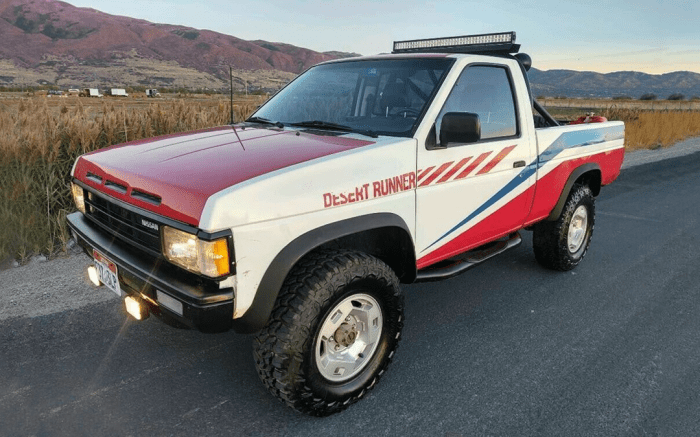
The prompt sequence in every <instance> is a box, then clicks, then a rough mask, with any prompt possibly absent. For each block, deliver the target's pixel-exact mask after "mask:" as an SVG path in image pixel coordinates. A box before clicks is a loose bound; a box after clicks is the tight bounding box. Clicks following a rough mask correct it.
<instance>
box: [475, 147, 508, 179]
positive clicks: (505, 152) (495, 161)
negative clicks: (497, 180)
mask: <svg viewBox="0 0 700 437" xmlns="http://www.w3.org/2000/svg"><path fill="white" fill-rule="evenodd" d="M513 149H515V146H510V147H506V148H505V149H503V150H501V151H500V152H499V153H498V155H496V157H495V158H493V159H492V160H491V162H489V163H488V164H486V165H485V166H484V168H482V169H481V170H479V172H478V173H477V174H484V173H488V172H490V171H491V170H492V169H493V168H494V167H495V166H497V165H498V163H499V162H501V161H502V160H503V158H505V157H506V156H508V154H509V153H510V152H511V151H512V150H513Z"/></svg>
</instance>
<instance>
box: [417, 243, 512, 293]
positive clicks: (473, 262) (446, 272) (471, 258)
mask: <svg viewBox="0 0 700 437" xmlns="http://www.w3.org/2000/svg"><path fill="white" fill-rule="evenodd" d="M522 241H523V240H522V238H520V234H519V233H517V232H515V233H513V234H510V235H509V236H508V238H507V239H502V240H496V241H494V242H493V243H488V244H486V245H484V246H481V247H478V248H476V249H473V250H470V251H469V252H466V253H463V254H461V255H458V256H456V257H454V258H450V259H448V260H445V261H442V262H439V263H437V264H436V265H435V266H431V267H428V268H426V269H423V270H420V271H419V272H418V275H417V276H416V281H415V282H429V281H440V280H443V279H447V278H451V277H453V276H457V275H459V274H460V273H463V272H465V271H467V270H469V269H471V268H472V267H476V266H478V265H479V264H481V263H483V262H484V261H486V260H488V259H491V258H493V257H494V256H496V255H498V254H500V253H503V252H505V251H507V250H510V249H513V248H515V247H518V246H520V243H522Z"/></svg>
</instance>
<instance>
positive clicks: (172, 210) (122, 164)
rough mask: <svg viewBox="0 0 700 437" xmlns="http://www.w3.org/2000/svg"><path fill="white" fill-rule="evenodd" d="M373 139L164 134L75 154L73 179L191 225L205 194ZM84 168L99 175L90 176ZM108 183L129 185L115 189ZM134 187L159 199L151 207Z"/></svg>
mask: <svg viewBox="0 0 700 437" xmlns="http://www.w3.org/2000/svg"><path fill="white" fill-rule="evenodd" d="M369 144H373V143H372V142H370V141H362V140H356V139H352V138H344V137H336V136H317V135H311V134H305V133H299V134H297V132H295V131H278V130H273V129H253V128H246V129H245V130H243V129H241V128H236V131H235V132H234V130H233V128H232V127H231V126H222V127H218V128H212V129H206V130H200V131H194V132H187V133H182V134H175V135H167V136H163V137H157V138H151V139H148V140H140V141H134V142H131V143H124V144H120V145H117V146H112V147H109V148H106V149H102V150H98V151H95V152H92V153H89V154H86V155H83V156H81V157H80V158H79V160H78V163H77V165H76V167H75V173H74V176H75V178H77V179H79V180H80V181H82V182H84V183H85V184H87V185H89V186H91V187H94V188H96V189H98V190H100V191H102V192H104V193H106V194H109V195H110V196H113V197H115V198H117V199H121V200H124V201H126V202H128V203H131V204H133V205H136V206H138V207H141V208H144V209H147V210H149V211H152V212H155V213H157V214H161V215H164V216H167V217H170V218H173V219H175V220H179V221H182V222H184V223H188V224H191V225H194V226H197V225H198V224H199V219H200V217H201V214H202V209H203V208H204V204H205V203H206V201H207V199H208V198H209V196H211V195H212V194H214V193H216V192H218V191H221V190H223V189H224V188H228V187H230V186H232V185H235V184H238V183H241V182H243V181H246V180H248V179H251V178H254V177H256V176H260V175H262V174H265V173H269V172H271V171H274V170H278V169H281V168H284V167H288V166H291V165H294V164H298V163H301V162H305V161H309V160H312V159H316V158H320V157H323V156H327V155H332V154H334V153H339V152H343V151H346V150H350V149H353V148H356V147H362V146H366V145H369ZM88 172H89V173H92V174H94V175H96V176H99V177H100V178H102V183H99V182H96V181H95V178H88V177H87V176H88ZM105 181H112V182H116V183H117V184H120V185H123V186H126V187H127V191H126V193H119V192H117V191H115V190H112V189H110V188H107V187H105V186H104V183H105ZM132 189H137V190H140V191H142V192H145V193H147V194H152V195H155V196H158V197H160V198H161V201H160V204H159V205H155V204H153V203H150V202H148V201H143V200H140V199H138V198H135V197H133V196H132V195H131V193H132Z"/></svg>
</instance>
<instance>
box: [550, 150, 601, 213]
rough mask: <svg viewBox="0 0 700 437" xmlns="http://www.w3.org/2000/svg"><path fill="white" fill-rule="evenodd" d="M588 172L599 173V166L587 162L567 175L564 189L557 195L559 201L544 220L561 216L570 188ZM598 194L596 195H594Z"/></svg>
mask: <svg viewBox="0 0 700 437" xmlns="http://www.w3.org/2000/svg"><path fill="white" fill-rule="evenodd" d="M589 171H597V172H599V173H601V176H602V172H601V170H600V166H599V165H598V164H597V163H595V162H589V163H586V164H583V165H582V166H580V167H576V168H575V169H574V171H572V172H571V174H570V175H569V178H568V179H567V180H566V184H564V189H563V190H561V194H560V195H559V200H558V201H557V203H556V205H554V209H553V210H552V212H550V213H549V215H548V216H547V218H546V220H547V221H554V220H556V219H558V218H559V215H560V214H561V211H562V209H564V204H565V203H566V199H568V198H569V193H570V192H571V187H573V186H574V183H575V182H576V181H577V180H578V178H580V177H581V176H582V175H584V174H586V173H588V172H589ZM595 194H598V193H595Z"/></svg>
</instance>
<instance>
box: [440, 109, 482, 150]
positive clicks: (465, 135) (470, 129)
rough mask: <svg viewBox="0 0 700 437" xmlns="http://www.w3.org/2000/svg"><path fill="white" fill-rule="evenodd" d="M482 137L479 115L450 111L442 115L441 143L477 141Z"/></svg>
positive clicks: (445, 144)
mask: <svg viewBox="0 0 700 437" xmlns="http://www.w3.org/2000/svg"><path fill="white" fill-rule="evenodd" d="M480 139H481V122H480V121H479V115H478V114H474V113H471V112H448V113H446V114H445V115H443V116H442V125H441V126H440V145H441V146H442V147H447V146H448V145H449V144H450V143H457V144H465V143H476V142H477V141H479V140H480Z"/></svg>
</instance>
